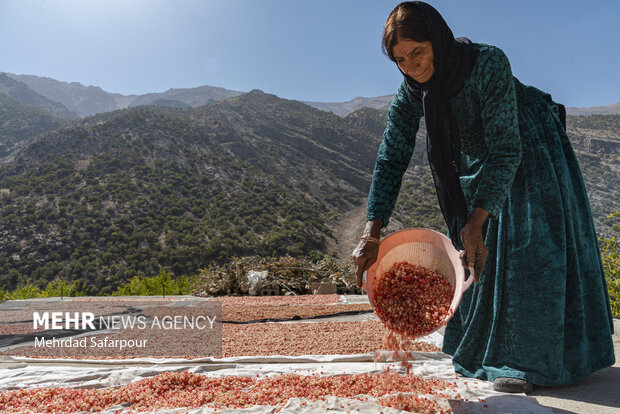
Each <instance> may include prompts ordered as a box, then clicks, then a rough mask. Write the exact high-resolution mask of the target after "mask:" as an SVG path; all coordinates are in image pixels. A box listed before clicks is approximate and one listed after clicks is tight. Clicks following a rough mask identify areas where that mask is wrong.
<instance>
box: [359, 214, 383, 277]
mask: <svg viewBox="0 0 620 414" xmlns="http://www.w3.org/2000/svg"><path fill="white" fill-rule="evenodd" d="M382 224H383V222H381V221H380V220H370V221H368V222H366V229H364V233H363V235H362V237H361V239H360V242H359V243H358V245H357V247H356V248H355V250H353V253H352V254H351V256H352V258H353V263H354V264H355V276H356V283H357V287H362V275H363V274H364V271H365V270H367V269H368V268H369V267H370V266H372V265H373V263H375V262H376V261H377V255H378V254H379V244H378V243H376V242H374V241H368V240H364V238H365V237H370V238H371V239H376V240H379V238H380V237H381V226H382Z"/></svg>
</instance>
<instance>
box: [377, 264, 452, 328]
mask: <svg viewBox="0 0 620 414" xmlns="http://www.w3.org/2000/svg"><path fill="white" fill-rule="evenodd" d="M375 283H376V284H375V300H374V306H375V313H376V314H377V316H378V317H379V319H381V321H382V322H383V323H384V324H385V326H386V328H387V329H389V330H390V331H392V332H394V333H396V334H398V335H400V336H401V337H402V338H416V337H420V336H424V335H428V334H429V333H431V332H433V331H434V330H436V329H437V328H439V327H440V326H441V325H443V324H444V323H445V320H446V317H447V316H448V312H449V310H450V303H451V302H452V296H453V292H454V291H453V288H452V286H451V285H450V283H448V281H447V280H446V279H445V278H444V277H443V276H442V275H441V273H439V272H436V271H433V270H429V269H427V268H425V267H422V266H418V265H413V264H410V263H407V262H397V263H394V264H393V265H392V267H390V268H389V269H388V270H387V271H386V272H384V273H382V274H380V275H379V276H378V277H377V279H376V280H375ZM391 340H394V338H391Z"/></svg>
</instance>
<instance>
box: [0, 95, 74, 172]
mask: <svg viewBox="0 0 620 414" xmlns="http://www.w3.org/2000/svg"><path fill="white" fill-rule="evenodd" d="M66 122H67V121H66V119H63V118H59V117H57V116H54V115H52V114H51V113H49V112H46V111H44V110H42V109H39V108H37V107H34V106H31V105H26V104H24V103H21V102H19V101H18V100H16V99H14V98H12V97H10V96H8V95H6V94H4V93H2V92H0V163H1V162H2V161H1V160H2V159H3V158H4V157H7V156H9V155H10V154H11V153H13V152H15V151H17V150H19V149H20V148H21V147H23V146H25V145H26V143H27V139H28V138H29V137H32V136H34V135H37V134H39V133H41V132H45V131H49V130H52V129H56V128H58V127H60V126H61V125H64V124H65V123H66Z"/></svg>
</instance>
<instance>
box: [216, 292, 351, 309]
mask: <svg viewBox="0 0 620 414" xmlns="http://www.w3.org/2000/svg"><path fill="white" fill-rule="evenodd" d="M211 300H214V301H218V302H222V306H224V307H225V306H231V305H327V304H330V303H341V302H342V301H341V296H340V295H337V294H332V295H298V296H218V297H215V298H212V299H211Z"/></svg>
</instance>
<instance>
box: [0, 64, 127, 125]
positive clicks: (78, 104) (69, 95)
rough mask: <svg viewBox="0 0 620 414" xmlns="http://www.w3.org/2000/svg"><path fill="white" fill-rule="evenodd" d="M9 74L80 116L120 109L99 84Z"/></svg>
mask: <svg viewBox="0 0 620 414" xmlns="http://www.w3.org/2000/svg"><path fill="white" fill-rule="evenodd" d="M7 75H8V76H10V77H11V78H13V79H15V80H17V81H20V82H23V83H24V84H26V85H28V87H29V88H30V89H32V90H33V91H35V92H37V93H38V94H40V95H43V96H45V97H46V98H48V99H50V100H52V101H54V102H59V103H61V104H63V105H64V106H65V107H67V108H68V109H69V110H70V111H72V112H74V113H76V114H78V115H79V116H87V115H93V114H97V113H100V112H107V111H113V110H115V109H119V108H118V106H117V104H116V101H115V100H114V98H113V97H112V96H110V94H109V93H107V92H106V91H104V90H103V89H101V88H99V87H97V86H84V85H82V84H81V83H78V82H71V83H67V82H61V81H58V80H55V79H51V78H45V77H39V76H34V75H13V74H7Z"/></svg>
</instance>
